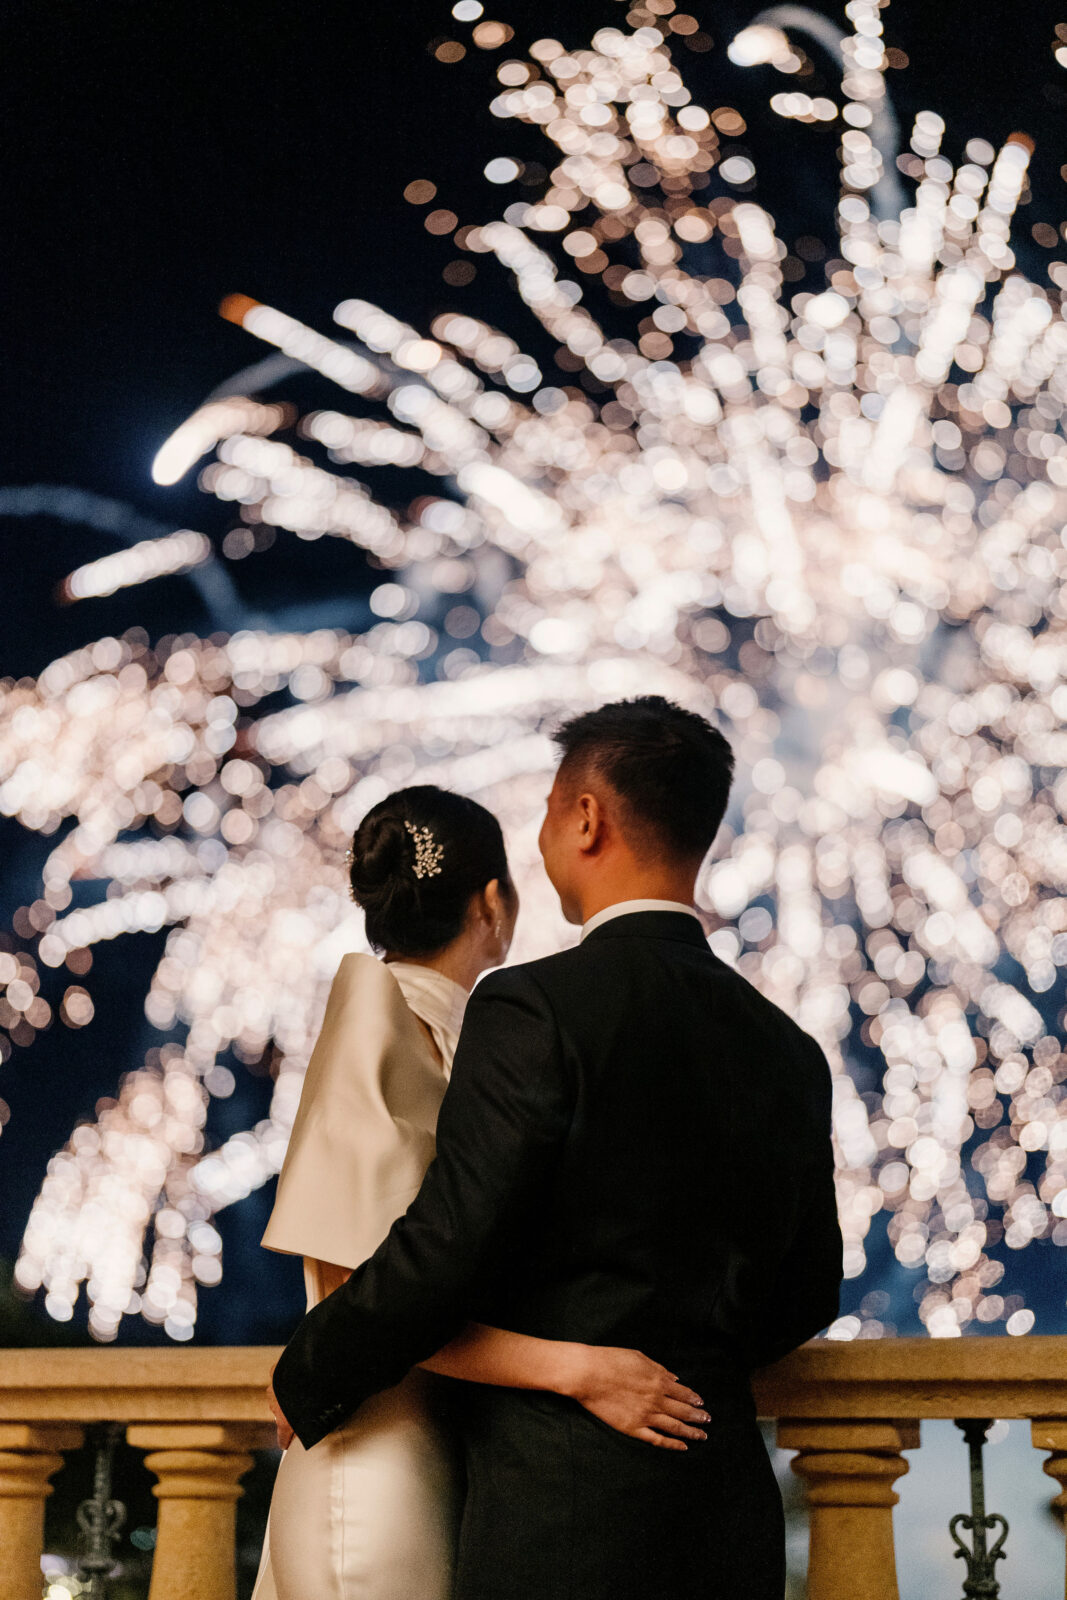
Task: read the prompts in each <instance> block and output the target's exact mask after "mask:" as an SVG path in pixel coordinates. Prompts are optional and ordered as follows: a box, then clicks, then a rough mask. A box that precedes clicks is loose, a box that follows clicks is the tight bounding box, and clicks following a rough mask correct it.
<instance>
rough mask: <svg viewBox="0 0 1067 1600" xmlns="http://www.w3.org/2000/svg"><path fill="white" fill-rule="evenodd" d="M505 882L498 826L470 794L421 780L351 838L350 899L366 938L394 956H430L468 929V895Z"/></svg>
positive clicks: (382, 805) (390, 799) (379, 808)
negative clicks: (363, 920) (360, 917)
mask: <svg viewBox="0 0 1067 1600" xmlns="http://www.w3.org/2000/svg"><path fill="white" fill-rule="evenodd" d="M493 878H497V879H498V880H499V881H500V883H501V884H502V885H505V886H506V885H507V884H508V882H509V879H508V862H507V855H506V853H505V850H504V837H503V834H502V833H501V831H500V824H499V822H498V821H497V820H496V818H495V817H494V816H493V814H492V812H491V811H487V810H486V809H485V807H484V806H480V805H479V804H478V802H477V801H476V800H469V799H467V797H466V796H465V795H459V794H453V793H452V792H451V791H450V790H448V789H438V788H436V787H435V786H434V785H433V784H418V785H415V786H413V787H412V788H410V789H398V790H397V791H396V792H395V793H394V794H391V795H388V796H387V797H386V799H384V800H381V801H379V803H378V804H377V805H376V806H373V807H372V808H371V810H370V811H368V812H367V815H366V816H365V817H364V819H363V821H362V822H361V823H360V825H359V827H358V828H357V829H356V832H355V835H354V837H353V839H352V848H351V852H350V860H349V879H350V881H351V884H352V897H353V899H354V900H355V902H356V904H357V905H358V906H361V907H362V909H363V912H364V915H365V917H366V925H367V938H368V939H369V941H370V943H371V944H372V945H374V946H375V948H376V949H378V950H387V951H389V952H390V953H391V954H395V955H409V956H414V955H419V956H427V955H433V954H434V953H435V952H436V951H438V950H440V949H442V948H443V947H444V946H445V945H446V944H451V942H452V940H453V939H455V938H456V937H457V936H458V935H459V933H460V932H461V931H462V929H463V923H464V920H465V918H466V914H467V907H468V905H469V904H470V899H471V896H472V895H473V894H476V893H477V892H478V890H480V889H484V888H485V886H486V884H487V883H489V882H491V881H492V879H493Z"/></svg>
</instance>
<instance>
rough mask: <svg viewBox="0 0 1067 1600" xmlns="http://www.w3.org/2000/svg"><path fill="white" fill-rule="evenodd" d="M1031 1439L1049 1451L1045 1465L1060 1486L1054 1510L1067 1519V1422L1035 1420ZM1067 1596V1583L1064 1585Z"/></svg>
mask: <svg viewBox="0 0 1067 1600" xmlns="http://www.w3.org/2000/svg"><path fill="white" fill-rule="evenodd" d="M1030 1437H1031V1439H1032V1440H1033V1443H1034V1449H1035V1450H1047V1451H1049V1458H1048V1460H1047V1461H1046V1462H1044V1463H1043V1465H1044V1469H1045V1471H1046V1472H1047V1473H1048V1475H1049V1477H1050V1478H1053V1479H1054V1480H1055V1482H1056V1483H1057V1484H1058V1485H1059V1493H1058V1494H1057V1495H1055V1496H1054V1498H1053V1501H1052V1509H1053V1510H1054V1511H1055V1512H1056V1513H1057V1514H1058V1516H1059V1517H1060V1519H1061V1520H1063V1518H1064V1517H1067V1422H1065V1421H1064V1420H1063V1418H1060V1419H1059V1420H1057V1421H1041V1420H1040V1419H1037V1418H1035V1420H1034V1421H1033V1422H1032V1423H1031V1424H1030ZM1064 1592H1065V1594H1067V1583H1065V1585H1064Z"/></svg>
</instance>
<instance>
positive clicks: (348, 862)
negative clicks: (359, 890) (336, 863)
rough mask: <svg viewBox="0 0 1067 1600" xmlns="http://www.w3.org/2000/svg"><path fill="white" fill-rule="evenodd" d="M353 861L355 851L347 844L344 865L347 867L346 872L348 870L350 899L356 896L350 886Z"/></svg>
mask: <svg viewBox="0 0 1067 1600" xmlns="http://www.w3.org/2000/svg"><path fill="white" fill-rule="evenodd" d="M355 862H356V852H355V851H354V850H353V848H352V846H351V845H349V847H348V849H347V850H346V851H345V866H346V867H347V869H348V872H349V880H348V898H349V899H350V900H355V898H356V891H355V889H353V887H352V878H351V873H352V868H353V867H354V865H355Z"/></svg>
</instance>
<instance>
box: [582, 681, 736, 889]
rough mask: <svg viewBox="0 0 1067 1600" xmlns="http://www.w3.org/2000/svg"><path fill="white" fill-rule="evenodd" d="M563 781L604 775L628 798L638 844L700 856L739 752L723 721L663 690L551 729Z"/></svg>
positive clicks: (723, 808)
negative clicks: (732, 745)
mask: <svg viewBox="0 0 1067 1600" xmlns="http://www.w3.org/2000/svg"><path fill="white" fill-rule="evenodd" d="M553 737H554V738H555V741H556V743H557V744H558V745H559V747H560V749H561V750H562V752H563V759H562V761H561V762H560V768H559V770H560V774H561V776H562V777H563V778H564V780H569V779H571V778H572V777H573V779H574V780H575V781H581V780H583V779H587V778H589V777H593V776H596V777H599V778H602V779H604V780H606V782H607V783H609V784H610V785H611V787H612V789H614V791H615V793H616V794H617V795H618V796H619V799H620V800H621V801H622V803H623V807H624V810H625V813H626V821H627V823H629V824H630V825H631V827H632V830H633V844H634V846H635V847H636V848H637V849H638V850H639V851H641V852H642V853H644V852H646V851H649V852H650V851H651V850H653V849H656V848H658V849H666V850H667V851H668V852H669V853H670V854H671V855H672V856H676V857H679V858H681V859H683V860H686V861H690V860H695V859H696V858H697V857H702V856H703V855H704V854H705V852H706V851H707V850H709V849H710V847H711V843H712V840H713V839H714V838H715V835H716V833H718V831H719V824H720V823H721V822H722V819H723V816H724V814H725V812H726V802H727V800H728V799H729V795H730V780H731V778H732V777H733V770H734V756H733V751H732V750H731V749H730V746H729V744H728V743H727V741H726V739H725V738H724V737H723V735H722V734H721V733H720V732H719V730H718V728H714V727H712V725H711V723H710V722H708V721H707V720H706V719H705V718H704V717H702V716H699V715H698V714H697V712H695V711H686V710H685V709H684V708H683V707H682V706H677V705H675V704H674V703H673V701H671V700H665V699H664V698H663V696H662V695H658V694H646V695H640V696H638V697H637V698H636V699H634V700H616V701H614V702H612V703H611V704H610V705H606V706H600V707H599V709H598V710H596V711H586V712H584V713H583V714H582V715H581V716H579V717H574V718H572V719H571V721H570V722H565V723H564V724H563V726H562V727H561V728H559V729H558V730H557V731H556V733H555V734H554V736H553Z"/></svg>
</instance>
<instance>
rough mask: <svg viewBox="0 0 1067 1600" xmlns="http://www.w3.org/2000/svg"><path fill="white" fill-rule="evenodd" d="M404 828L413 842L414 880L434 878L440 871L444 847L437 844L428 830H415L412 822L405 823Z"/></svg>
mask: <svg viewBox="0 0 1067 1600" xmlns="http://www.w3.org/2000/svg"><path fill="white" fill-rule="evenodd" d="M404 826H405V828H406V829H407V831H408V832H409V833H410V835H411V837H412V838H413V839H414V841H415V876H416V878H436V877H437V875H438V874H439V873H440V871H441V862H442V860H443V858H444V853H445V852H444V846H443V845H439V844H438V843H437V841H436V839H435V838H434V836H433V834H432V833H431V832H430V830H429V828H417V827H416V826H415V824H414V823H413V822H405V823H404Z"/></svg>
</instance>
